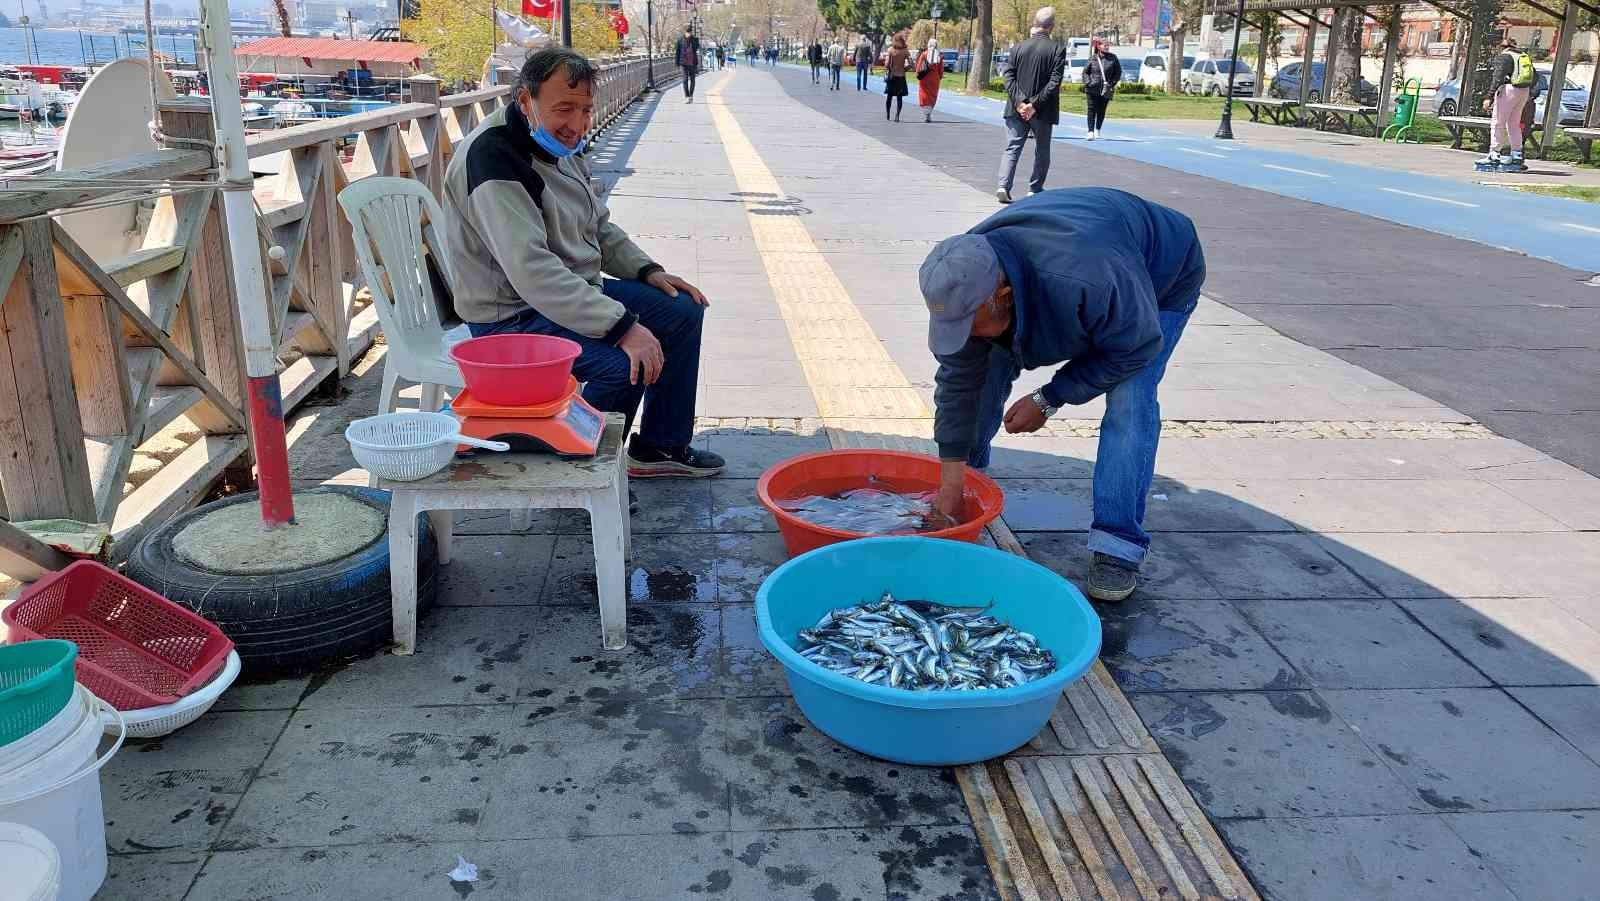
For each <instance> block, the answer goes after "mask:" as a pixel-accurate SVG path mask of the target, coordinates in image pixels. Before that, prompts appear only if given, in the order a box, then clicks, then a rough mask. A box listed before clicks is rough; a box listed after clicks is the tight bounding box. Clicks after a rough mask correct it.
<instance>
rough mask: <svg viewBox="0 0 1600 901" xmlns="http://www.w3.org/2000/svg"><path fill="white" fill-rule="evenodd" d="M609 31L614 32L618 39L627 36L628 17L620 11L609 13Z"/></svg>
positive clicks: (615, 10)
mask: <svg viewBox="0 0 1600 901" xmlns="http://www.w3.org/2000/svg"><path fill="white" fill-rule="evenodd" d="M611 30H612V31H615V32H616V33H617V37H619V38H625V37H627V36H628V17H627V16H626V15H624V14H623V12H622V10H620V9H614V10H612V11H611Z"/></svg>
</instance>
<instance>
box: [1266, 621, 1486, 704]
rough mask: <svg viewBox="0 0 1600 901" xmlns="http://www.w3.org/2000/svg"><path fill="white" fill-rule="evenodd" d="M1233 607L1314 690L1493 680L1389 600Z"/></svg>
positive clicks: (1477, 683)
mask: <svg viewBox="0 0 1600 901" xmlns="http://www.w3.org/2000/svg"><path fill="white" fill-rule="evenodd" d="M1442 603H1451V602H1448V601H1446V602H1442ZM1234 606H1235V607H1237V608H1238V609H1239V611H1240V612H1241V613H1243V614H1244V616H1245V618H1246V619H1248V620H1249V621H1250V622H1251V623H1253V624H1254V625H1255V626H1256V628H1258V629H1260V630H1261V634H1262V635H1263V636H1265V637H1266V639H1267V640H1268V641H1269V642H1271V643H1272V646H1273V647H1274V648H1276V649H1277V651H1278V652H1279V653H1281V654H1283V656H1284V657H1285V658H1287V659H1288V661H1289V662H1290V663H1292V664H1293V665H1294V667H1295V669H1297V670H1299V671H1300V672H1301V673H1302V674H1304V676H1305V677H1306V678H1307V679H1308V680H1310V684H1311V685H1312V686H1314V687H1317V688H1446V687H1455V686H1480V685H1488V684H1490V682H1489V680H1488V679H1487V678H1485V677H1484V675H1483V674H1482V673H1480V672H1478V671H1477V670H1475V669H1473V668H1472V667H1471V666H1470V665H1468V664H1467V663H1466V662H1464V661H1463V660H1462V659H1461V658H1460V656H1458V655H1457V654H1456V653H1455V652H1453V651H1452V650H1451V649H1450V648H1449V647H1447V646H1446V645H1445V644H1444V642H1441V641H1440V640H1439V639H1437V638H1435V637H1434V636H1433V635H1431V634H1429V632H1428V630H1426V629H1424V628H1422V627H1421V626H1418V625H1417V624H1416V623H1415V622H1414V621H1412V619H1411V618H1410V617H1408V616H1406V615H1405V613H1404V612H1402V611H1401V610H1400V609H1399V608H1397V607H1396V606H1395V605H1394V604H1393V603H1391V602H1389V601H1235V602H1234Z"/></svg>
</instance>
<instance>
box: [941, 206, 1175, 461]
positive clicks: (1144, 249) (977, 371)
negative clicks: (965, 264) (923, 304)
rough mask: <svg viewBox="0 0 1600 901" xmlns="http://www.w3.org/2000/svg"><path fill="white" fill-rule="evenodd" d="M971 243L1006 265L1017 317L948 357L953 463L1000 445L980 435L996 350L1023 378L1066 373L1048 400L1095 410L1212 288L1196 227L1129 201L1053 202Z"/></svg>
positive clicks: (944, 451)
mask: <svg viewBox="0 0 1600 901" xmlns="http://www.w3.org/2000/svg"><path fill="white" fill-rule="evenodd" d="M969 234H975V235H983V236H985V237H987V238H988V239H989V243H990V245H991V246H992V247H993V248H994V251H995V254H996V255H997V256H998V257H999V258H1000V265H1001V267H1002V268H1003V269H1004V270H1005V275H1006V281H1007V282H1009V283H1010V285H1011V287H1012V291H1013V294H1014V297H1015V318H1014V320H1013V327H1012V329H1011V330H1010V331H1008V332H1007V334H1006V336H1003V338H1002V339H1001V340H989V339H984V338H969V339H968V340H967V344H966V346H965V347H963V348H962V349H961V350H960V351H958V352H956V353H953V354H948V355H945V356H940V357H939V358H938V359H939V371H938V373H937V374H936V375H935V376H934V383H935V390H934V405H935V407H936V413H935V422H934V439H935V440H936V441H937V442H938V444H939V456H941V457H943V458H944V459H947V460H953V459H964V458H966V457H968V455H969V454H970V452H971V451H972V449H973V447H974V446H977V445H980V444H982V445H987V444H988V442H989V441H990V440H991V439H992V438H993V437H994V436H993V435H980V434H978V432H979V422H978V419H979V402H980V399H981V398H982V396H983V387H984V381H985V378H986V377H987V376H988V373H989V371H990V367H989V355H990V353H991V351H995V350H997V349H998V350H999V351H1000V352H1003V353H1006V354H1009V355H1010V356H1011V357H1012V359H1013V360H1014V361H1015V363H1016V365H1017V367H1019V368H1022V369H1036V368H1038V367H1040V366H1054V365H1057V364H1063V363H1064V364H1065V365H1062V366H1061V368H1060V369H1059V370H1057V372H1056V374H1055V378H1053V379H1051V380H1050V382H1049V384H1047V385H1045V386H1044V389H1043V390H1044V396H1045V399H1046V400H1048V401H1050V403H1051V404H1052V405H1054V406H1061V405H1064V404H1082V403H1088V402H1089V401H1091V400H1093V399H1094V398H1096V397H1098V396H1100V395H1101V394H1104V393H1105V392H1106V391H1108V390H1110V389H1111V387H1112V386H1114V385H1116V384H1117V383H1118V382H1121V381H1122V380H1124V379H1126V378H1128V377H1129V376H1131V375H1133V374H1134V373H1136V372H1138V371H1139V370H1140V369H1142V368H1144V366H1145V364H1147V363H1149V362H1150V361H1151V360H1153V359H1155V358H1156V356H1157V355H1158V354H1159V353H1160V352H1161V326H1160V323H1159V321H1158V320H1157V318H1156V313H1157V312H1158V311H1163V310H1166V311H1180V312H1181V311H1188V310H1190V309H1193V308H1194V305H1195V304H1196V303H1197V302H1198V301H1199V299H1200V286H1201V284H1202V283H1203V282H1204V281H1205V258H1204V256H1203V254H1202V253H1201V250H1200V239H1199V236H1198V235H1197V234H1196V233H1195V228H1194V223H1193V222H1191V221H1190V220H1189V217H1188V216H1185V215H1183V214H1182V213H1179V212H1177V211H1176V210H1171V209H1168V208H1166V207H1164V206H1161V205H1159V204H1155V203H1150V202H1149V201H1146V200H1143V199H1141V198H1139V197H1136V196H1134V195H1133V194H1129V193H1127V192H1126V191H1116V190H1112V189H1110V188H1062V189H1058V190H1054V191H1045V192H1043V193H1041V194H1037V195H1035V196H1033V197H1030V198H1028V199H1026V200H1023V201H1020V202H1018V203H1014V204H1011V205H1010V206H1008V207H1006V208H1005V209H1003V210H1001V211H1000V212H998V213H995V214H994V215H993V216H990V217H989V218H988V219H985V220H984V221H983V222H980V223H979V224H978V225H977V226H976V227H975V228H973V229H972V230H971V231H970V232H969ZM1006 338H1009V341H1007V340H1005V339H1006Z"/></svg>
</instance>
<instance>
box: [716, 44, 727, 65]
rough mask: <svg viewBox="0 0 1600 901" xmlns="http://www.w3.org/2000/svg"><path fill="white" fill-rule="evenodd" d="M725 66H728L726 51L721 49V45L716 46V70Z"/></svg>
mask: <svg viewBox="0 0 1600 901" xmlns="http://www.w3.org/2000/svg"><path fill="white" fill-rule="evenodd" d="M727 64H728V51H726V50H724V49H722V45H721V44H718V45H717V68H718V69H720V68H722V67H723V66H725V65H727Z"/></svg>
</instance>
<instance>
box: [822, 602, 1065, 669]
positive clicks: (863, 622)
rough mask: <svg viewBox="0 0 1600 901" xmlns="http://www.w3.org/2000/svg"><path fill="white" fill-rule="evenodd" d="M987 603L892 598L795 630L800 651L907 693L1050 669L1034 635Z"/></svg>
mask: <svg viewBox="0 0 1600 901" xmlns="http://www.w3.org/2000/svg"><path fill="white" fill-rule="evenodd" d="M987 611H988V608H987V607H949V606H945V605H943V604H932V603H928V602H926V601H897V600H895V599H894V597H893V596H892V595H890V594H889V593H888V592H884V595H883V598H882V599H881V600H879V601H878V602H877V603H875V604H857V605H856V606H853V607H843V608H840V609H838V610H830V611H828V612H827V613H824V614H823V615H822V618H821V619H819V620H817V623H816V625H814V626H812V627H811V628H809V629H801V630H800V636H799V638H800V647H799V650H800V656H802V657H804V658H806V659H807V660H809V661H811V662H812V663H815V664H816V665H818V666H821V667H823V668H825V669H829V670H832V671H833V672H836V673H838V674H839V675H841V676H848V677H850V678H852V679H857V680H859V681H862V682H868V683H871V684H874V685H884V686H887V687H889V688H901V689H905V690H907V691H974V690H977V689H983V688H1013V687H1015V686H1018V685H1022V684H1025V683H1027V682H1032V681H1033V680H1035V679H1039V678H1042V677H1044V676H1047V675H1049V674H1050V673H1053V672H1055V669H1056V658H1055V655H1054V654H1052V653H1051V652H1050V651H1049V650H1048V649H1046V648H1044V647H1041V646H1040V645H1039V640H1038V639H1037V638H1035V637H1034V636H1032V635H1030V634H1028V633H1027V632H1023V631H1021V630H1019V629H1016V628H1014V627H1012V626H1010V625H1008V624H1006V623H1004V622H1002V621H1001V620H999V619H996V618H995V617H993V616H991V615H989V613H988V612H987Z"/></svg>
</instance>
